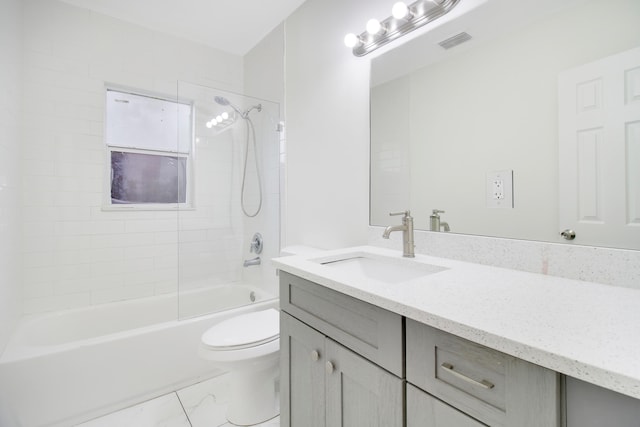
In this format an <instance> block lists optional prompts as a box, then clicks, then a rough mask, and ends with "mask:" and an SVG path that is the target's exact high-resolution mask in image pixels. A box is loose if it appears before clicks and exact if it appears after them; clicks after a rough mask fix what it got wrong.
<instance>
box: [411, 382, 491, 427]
mask: <svg viewBox="0 0 640 427" xmlns="http://www.w3.org/2000/svg"><path fill="white" fill-rule="evenodd" d="M407 427H486V424H482V423H481V422H479V421H476V420H474V419H473V418H471V417H469V416H467V415H465V414H463V413H462V412H460V411H458V410H457V409H454V408H452V407H451V406H449V405H447V404H446V403H443V402H441V401H439V400H438V399H436V398H435V397H433V396H431V395H430V394H427V393H425V392H424V391H422V390H419V389H418V388H416V387H414V386H412V385H411V384H407Z"/></svg>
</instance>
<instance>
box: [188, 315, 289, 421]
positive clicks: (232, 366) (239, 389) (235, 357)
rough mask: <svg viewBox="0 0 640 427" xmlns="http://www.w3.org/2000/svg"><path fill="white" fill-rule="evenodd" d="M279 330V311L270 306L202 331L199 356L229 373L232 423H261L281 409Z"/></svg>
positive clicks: (229, 413)
mask: <svg viewBox="0 0 640 427" xmlns="http://www.w3.org/2000/svg"><path fill="white" fill-rule="evenodd" d="M279 334H280V312H279V311H278V310H276V309H275V308H270V309H267V310H262V311H255V312H251V313H246V314H241V315H239V316H235V317H232V318H230V319H227V320H224V321H222V322H220V323H218V324H216V325H214V326H212V327H211V328H209V329H208V330H207V331H206V332H205V333H204V334H203V335H202V337H201V340H200V348H199V354H200V356H201V357H203V358H205V359H207V360H210V361H212V362H213V363H215V364H216V366H217V367H219V368H220V369H222V370H225V371H228V372H229V373H230V382H231V384H230V387H231V396H230V402H229V407H228V408H227V420H228V421H229V422H230V423H231V424H235V425H239V426H249V425H254V424H259V423H262V422H264V421H267V420H269V419H271V418H274V417H275V416H276V415H278V414H279V413H280V401H279V392H278V390H277V388H278V387H277V386H278V376H279V361H280V353H279V350H280V335H279Z"/></svg>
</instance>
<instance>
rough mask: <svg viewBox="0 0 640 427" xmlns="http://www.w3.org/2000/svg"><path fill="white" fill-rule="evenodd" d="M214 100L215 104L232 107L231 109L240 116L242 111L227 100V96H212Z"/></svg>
mask: <svg viewBox="0 0 640 427" xmlns="http://www.w3.org/2000/svg"><path fill="white" fill-rule="evenodd" d="M213 100H214V101H216V104H219V105H222V106H224V107H231V108H233V110H234V111H235V112H236V113H238V114H240V115H241V116H242V111H240V110H239V109H238V108H237V107H236V106H235V105H233V104H232V103H231V101H229V100H228V99H227V98H225V97H224V96H216V97H214V98H213Z"/></svg>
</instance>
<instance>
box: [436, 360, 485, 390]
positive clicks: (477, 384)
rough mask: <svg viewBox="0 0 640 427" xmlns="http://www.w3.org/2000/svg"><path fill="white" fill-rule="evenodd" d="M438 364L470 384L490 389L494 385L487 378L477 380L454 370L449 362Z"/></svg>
mask: <svg viewBox="0 0 640 427" xmlns="http://www.w3.org/2000/svg"><path fill="white" fill-rule="evenodd" d="M440 366H442V368H443V369H444V370H445V371H447V372H449V373H450V374H451V375H453V376H455V377H457V378H460V379H461V380H464V381H466V382H468V383H470V384H473V385H476V386H479V387H482V388H484V389H487V390H489V389H492V388H494V387H495V385H494V384H493V383H491V382H489V381H487V380H480V381H477V380H474V379H473V378H470V377H468V376H466V375H464V374H461V373H460V372H458V371H455V370H454V366H453V365H452V364H451V363H443V364H442V365H440Z"/></svg>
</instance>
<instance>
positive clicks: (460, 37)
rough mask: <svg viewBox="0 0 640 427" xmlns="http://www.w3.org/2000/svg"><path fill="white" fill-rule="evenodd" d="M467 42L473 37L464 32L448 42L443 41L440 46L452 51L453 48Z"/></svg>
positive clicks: (447, 40) (450, 38)
mask: <svg viewBox="0 0 640 427" xmlns="http://www.w3.org/2000/svg"><path fill="white" fill-rule="evenodd" d="M467 40H471V36H470V35H469V34H467V33H465V32H462V33H460V34H456V35H455V36H453V37H449V38H448V39H446V40H442V41H441V42H440V43H438V44H439V45H440V46H442V47H443V48H445V49H451V48H452V47H454V46H458V45H459V44H461V43H464V42H466V41H467Z"/></svg>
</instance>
